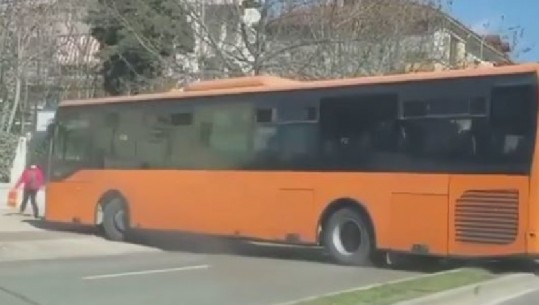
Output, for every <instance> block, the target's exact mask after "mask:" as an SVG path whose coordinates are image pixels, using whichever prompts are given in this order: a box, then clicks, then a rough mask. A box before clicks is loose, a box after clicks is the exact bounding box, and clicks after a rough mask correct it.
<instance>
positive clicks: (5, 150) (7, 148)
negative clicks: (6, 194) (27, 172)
mask: <svg viewBox="0 0 539 305" xmlns="http://www.w3.org/2000/svg"><path fill="white" fill-rule="evenodd" d="M18 139H19V138H18V137H17V136H15V135H13V134H10V133H5V132H0V183H8V182H10V181H9V176H10V175H11V167H12V166H13V159H15V151H16V149H17V142H18Z"/></svg>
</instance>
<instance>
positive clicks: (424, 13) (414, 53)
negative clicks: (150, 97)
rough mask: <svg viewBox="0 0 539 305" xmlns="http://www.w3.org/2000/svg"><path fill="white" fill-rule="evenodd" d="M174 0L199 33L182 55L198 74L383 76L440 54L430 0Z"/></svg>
mask: <svg viewBox="0 0 539 305" xmlns="http://www.w3.org/2000/svg"><path fill="white" fill-rule="evenodd" d="M177 1H178V4H179V5H182V6H183V7H185V9H186V10H188V11H189V12H190V16H191V23H192V25H193V27H194V29H195V34H196V37H197V38H198V46H197V48H196V49H195V51H194V54H189V55H187V56H184V57H182V60H183V61H184V62H185V61H188V60H191V61H192V62H193V69H192V70H193V72H194V73H199V74H202V75H201V76H202V78H208V77H212V76H231V75H238V74H239V75H245V74H260V73H272V74H278V75H284V76H289V77H298V78H306V79H316V78H328V77H332V78H333V77H345V76H353V75H364V74H382V73H390V72H394V71H402V70H404V66H405V63H406V62H409V61H411V60H415V61H417V60H418V57H424V58H419V59H427V58H426V57H427V56H428V57H429V58H428V59H429V60H437V57H440V59H441V57H442V54H441V53H440V52H438V54H435V53H436V50H437V48H438V49H439V46H436V45H435V43H434V42H435V39H434V37H433V35H434V34H435V31H436V29H437V28H439V27H440V26H441V25H442V22H444V19H443V18H442V17H443V14H442V13H441V11H440V6H439V4H438V3H435V2H432V1H427V0H425V1H407V0H401V1H399V0H397V1H394V0H379V1H374V0H356V1H342V0H340V1H339V0H314V1H313V0H309V1H307V0H289V1H280V0H266V1H257V0H252V1H237V0H219V1H217V0H214V1H195V2H193V1H189V0H177ZM252 10H257V11H258V13H257V14H258V16H256V15H257V14H254V17H253V15H252V14H251V15H250V14H249V13H250V12H251V13H252ZM249 19H251V20H249ZM208 74H209V75H208Z"/></svg>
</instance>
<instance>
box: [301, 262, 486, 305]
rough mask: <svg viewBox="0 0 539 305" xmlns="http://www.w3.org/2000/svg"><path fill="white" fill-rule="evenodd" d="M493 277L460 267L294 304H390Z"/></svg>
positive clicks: (479, 271) (478, 270)
mask: <svg viewBox="0 0 539 305" xmlns="http://www.w3.org/2000/svg"><path fill="white" fill-rule="evenodd" d="M492 278H494V275H493V274H491V273H489V272H488V271H485V270H482V269H462V270H458V271H454V272H449V273H442V274H437V275H433V276H427V277H423V278H418V279H410V280H408V281H403V282H398V283H394V284H387V285H380V286H377V287H373V288H370V289H366V290H357V291H352V292H345V293H341V294H337V295H332V296H327V297H321V298H318V299H315V300H311V301H306V302H300V303H298V304H297V305H367V304H368V305H390V304H394V303H396V302H400V301H405V300H409V299H414V298H418V297H422V296H425V295H429V294H433V293H436V292H440V291H444V290H448V289H453V288H458V287H462V286H466V285H469V284H473V283H477V282H481V281H485V280H488V279H492Z"/></svg>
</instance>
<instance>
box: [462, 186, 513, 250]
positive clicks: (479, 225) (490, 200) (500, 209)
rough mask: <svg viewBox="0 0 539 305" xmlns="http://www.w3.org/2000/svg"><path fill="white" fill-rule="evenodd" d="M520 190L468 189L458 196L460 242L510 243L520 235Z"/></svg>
mask: <svg viewBox="0 0 539 305" xmlns="http://www.w3.org/2000/svg"><path fill="white" fill-rule="evenodd" d="M518 199H519V193H518V190H468V191H465V192H464V193H463V194H462V196H461V197H460V198H459V199H457V203H456V207H455V239H456V241H458V242H464V243H476V244H491V245H507V244H511V243H513V242H514V241H515V239H516V238H517V235H518V221H519V218H518V216H519V215H518V214H519V213H518V210H519V209H518V202H519V200H518Z"/></svg>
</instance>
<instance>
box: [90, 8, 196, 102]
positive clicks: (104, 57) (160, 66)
mask: <svg viewBox="0 0 539 305" xmlns="http://www.w3.org/2000/svg"><path fill="white" fill-rule="evenodd" d="M88 23H89V24H90V25H91V33H92V36H93V37H95V38H96V39H97V40H98V41H99V42H100V43H101V50H100V51H99V56H100V58H101V62H102V74H103V80H104V84H103V85H104V89H105V91H106V92H107V93H108V94H110V95H120V94H125V93H128V92H129V93H131V94H133V93H135V94H136V93H138V92H140V91H142V90H144V89H145V88H147V87H148V86H151V84H152V82H153V81H154V80H155V79H157V78H159V77H160V76H161V75H162V74H163V71H164V69H165V68H167V64H166V62H167V61H168V60H169V59H171V58H173V56H174V55H175V54H178V53H182V52H186V51H189V50H191V49H192V47H193V32H192V29H191V27H190V25H189V24H188V22H187V16H186V13H185V11H184V10H183V9H182V8H181V6H180V5H179V4H178V2H176V1H175V0H98V1H97V3H96V6H95V7H94V8H93V9H91V10H90V12H89V16H88Z"/></svg>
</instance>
